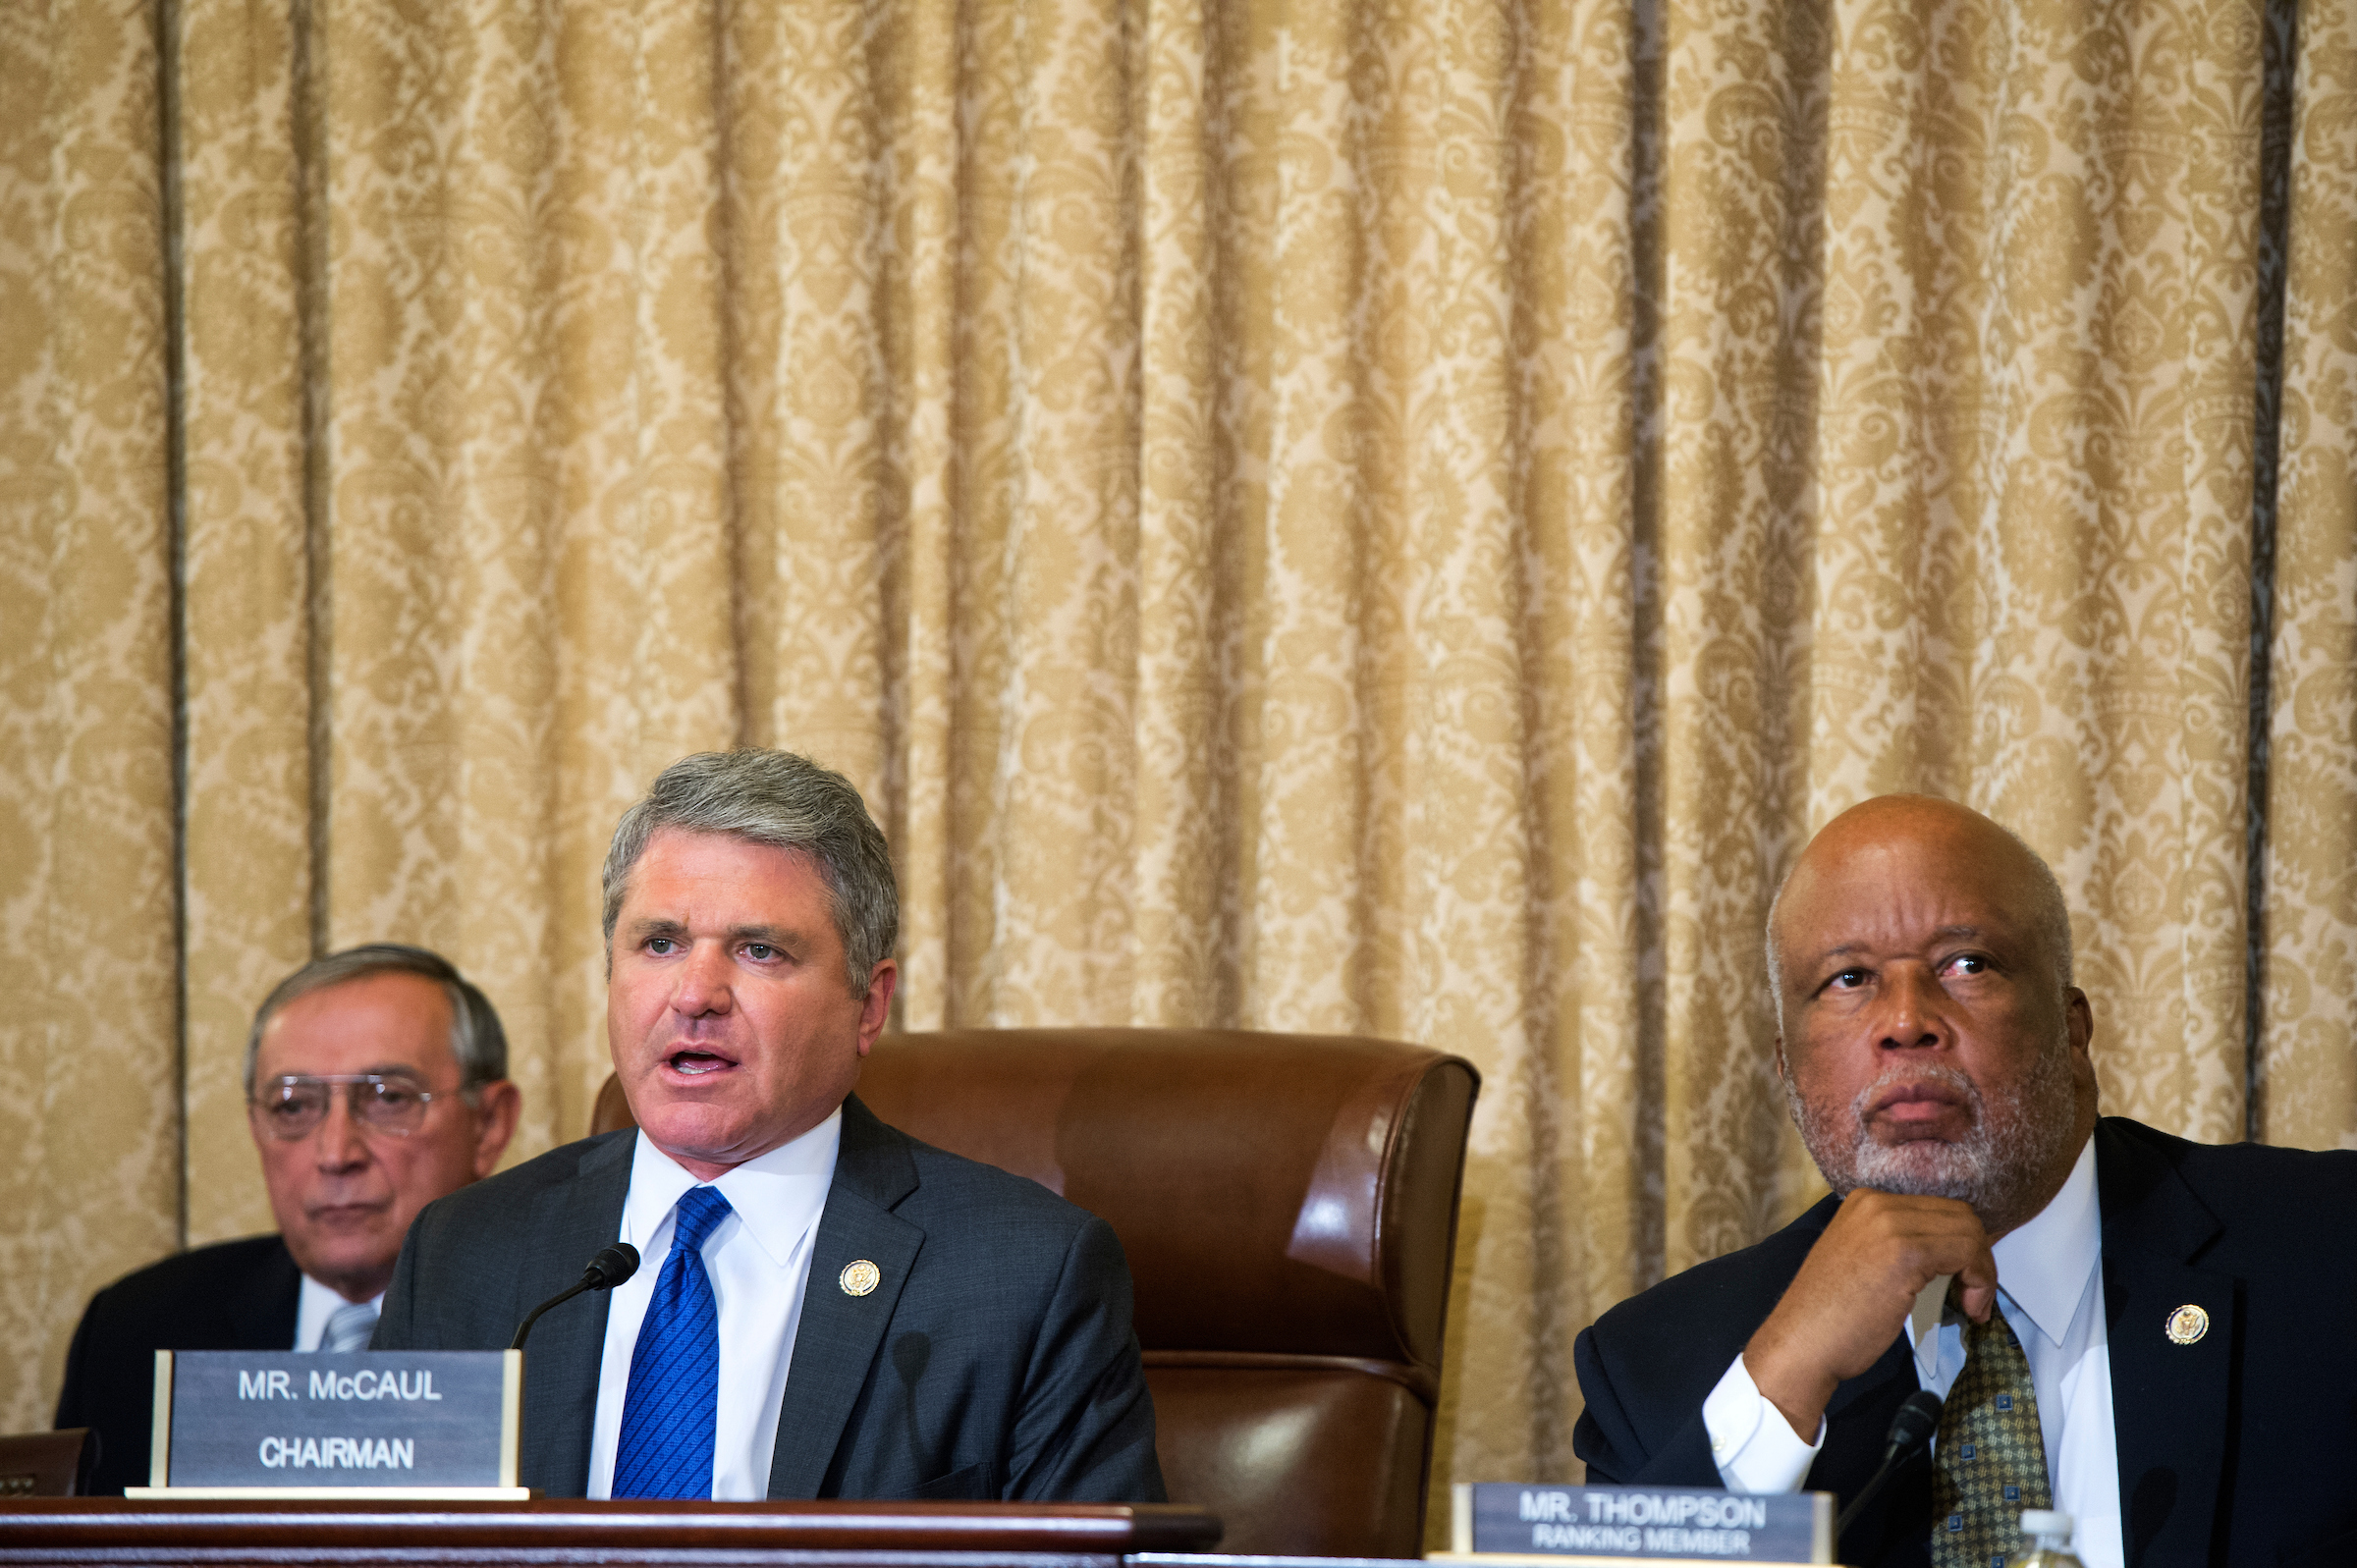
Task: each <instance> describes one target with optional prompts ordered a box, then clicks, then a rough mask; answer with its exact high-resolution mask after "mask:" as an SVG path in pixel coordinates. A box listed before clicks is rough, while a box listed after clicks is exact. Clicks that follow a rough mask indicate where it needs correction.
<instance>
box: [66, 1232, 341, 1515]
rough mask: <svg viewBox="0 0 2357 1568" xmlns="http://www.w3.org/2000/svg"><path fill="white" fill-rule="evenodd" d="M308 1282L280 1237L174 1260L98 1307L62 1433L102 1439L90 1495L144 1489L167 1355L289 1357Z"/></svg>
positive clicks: (135, 1276) (80, 1348) (123, 1284)
mask: <svg viewBox="0 0 2357 1568" xmlns="http://www.w3.org/2000/svg"><path fill="white" fill-rule="evenodd" d="M301 1285H302V1275H301V1272H300V1271H298V1270H297V1269H296V1267H295V1259H294V1257H293V1255H292V1254H290V1253H289V1252H288V1251H287V1247H286V1243H285V1242H284V1241H282V1240H280V1239H279V1238H278V1237H277V1236H248V1237H247V1238H245V1239H244V1240H241V1241H224V1242H218V1243H215V1244H214V1245H212V1246H209V1247H198V1248H196V1249H194V1250H193V1251H191V1252H184V1253H179V1254H176V1255H175V1256H173V1257H170V1258H165V1259H163V1260H161V1261H160V1262H157V1263H152V1264H149V1265H148V1266H147V1267H146V1268H144V1269H139V1270H137V1271H133V1272H131V1273H128V1274H126V1275H124V1276H123V1277H122V1278H121V1279H118V1280H116V1281H115V1282H114V1283H113V1284H111V1285H109V1286H107V1287H106V1288H105V1289H104V1290H101V1291H99V1292H98V1293H97V1294H96V1295H95V1296H92V1297H91V1298H90V1305H89V1308H88V1310H86V1311H85V1312H83V1313H82V1323H81V1325H79V1326H77V1327H76V1328H75V1330H74V1341H73V1343H72V1345H70V1346H69V1347H68V1349H67V1352H66V1376H65V1382H64V1386H63V1387H62V1388H61V1389H60V1390H59V1393H58V1400H57V1425H59V1426H60V1427H89V1428H92V1429H94V1430H95V1431H96V1432H97V1433H98V1462H97V1465H96V1467H95V1468H94V1469H93V1471H92V1473H91V1481H90V1484H91V1487H92V1489H93V1490H95V1491H98V1492H119V1491H121V1490H122V1489H123V1488H124V1487H126V1486H129V1485H132V1484H134V1483H137V1482H141V1481H144V1480H145V1479H146V1465H147V1436H148V1426H149V1422H150V1418H151V1417H152V1415H153V1412H154V1408H155V1404H154V1400H155V1376H154V1374H155V1353H156V1352H157V1351H159V1350H285V1349H288V1348H290V1347H291V1346H292V1345H293V1344H294V1342H295V1314H296V1306H297V1303H298V1301H299V1300H300V1297H301Z"/></svg>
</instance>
